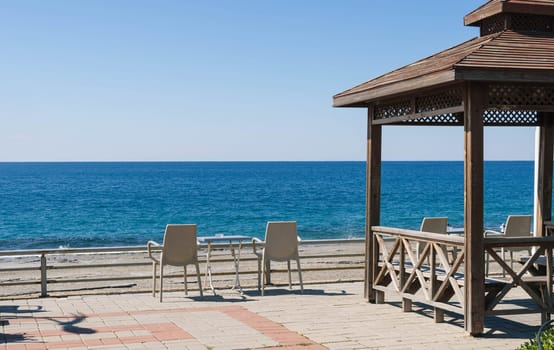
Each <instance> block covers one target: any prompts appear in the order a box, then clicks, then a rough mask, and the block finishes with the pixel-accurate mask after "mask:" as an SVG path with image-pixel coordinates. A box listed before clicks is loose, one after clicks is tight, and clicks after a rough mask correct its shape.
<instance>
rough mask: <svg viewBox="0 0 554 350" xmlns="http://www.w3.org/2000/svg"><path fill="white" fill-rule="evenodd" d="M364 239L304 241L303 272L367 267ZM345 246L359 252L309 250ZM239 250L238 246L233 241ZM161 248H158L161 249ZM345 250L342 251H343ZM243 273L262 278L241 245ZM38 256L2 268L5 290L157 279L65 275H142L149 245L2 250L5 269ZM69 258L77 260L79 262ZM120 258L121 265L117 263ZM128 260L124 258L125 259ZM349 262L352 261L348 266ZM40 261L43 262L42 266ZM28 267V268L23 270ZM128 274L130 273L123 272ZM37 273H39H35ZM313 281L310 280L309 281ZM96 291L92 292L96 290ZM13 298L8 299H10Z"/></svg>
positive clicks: (45, 290) (226, 261) (43, 292)
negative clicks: (106, 272)
mask: <svg viewBox="0 0 554 350" xmlns="http://www.w3.org/2000/svg"><path fill="white" fill-rule="evenodd" d="M363 242H365V240H364V239H363V238H362V239H329V240H304V241H300V246H301V249H303V251H302V252H301V261H302V262H303V266H302V271H303V272H310V271H312V272H323V273H324V272H325V271H340V270H363V269H364V249H363V247H364V244H363ZM345 244H356V245H359V248H357V249H355V251H344V252H340V251H333V249H330V248H328V247H327V248H322V249H308V248H309V247H323V246H329V245H331V246H332V245H335V246H337V247H340V246H341V245H345ZM233 246H234V247H235V248H237V247H238V244H236V243H233ZM214 247H215V248H217V249H221V250H225V249H228V248H229V244H212V249H214ZM206 248H207V244H201V245H200V252H202V251H205V250H206ZM159 249H160V248H157V250H159ZM339 250H340V249H339ZM241 252H242V253H241V254H242V256H241V258H240V263H241V269H240V275H241V276H243V275H253V274H257V269H256V268H255V266H256V264H255V263H253V262H255V261H257V257H256V256H255V255H254V254H253V253H252V244H251V243H243V244H242V245H241ZM87 255H94V256H95V257H94V258H92V259H89V260H90V261H91V263H83V262H82V261H81V260H80V259H78V257H84V256H87ZM125 255H128V256H134V259H128V260H132V261H123V262H121V261H120V260H121V259H116V258H121V257H122V256H125ZM60 256H63V257H65V258H64V262H62V263H60V262H55V261H50V260H52V259H54V258H55V257H60ZM33 257H34V258H38V260H37V261H36V262H33V263H30V262H26V263H24V264H19V263H17V261H16V262H12V264H11V265H12V266H11V267H2V268H0V288H2V287H17V286H27V289H28V287H29V286H33V285H40V294H39V295H40V296H41V297H46V296H48V295H49V286H50V285H52V284H70V285H71V286H74V285H75V284H77V283H92V282H96V283H99V282H100V283H101V282H111V281H140V280H149V279H151V278H152V275H151V269H150V268H145V269H144V274H140V275H129V274H125V273H123V274H119V275H113V274H111V275H102V274H100V275H98V274H96V275H94V276H84V274H81V273H79V274H78V275H77V276H78V277H75V274H73V277H71V276H70V274H69V273H64V271H65V270H78V271H79V272H85V271H98V270H99V269H112V270H113V268H137V269H139V270H138V271H139V272H140V271H142V270H141V267H143V266H144V267H146V266H152V262H151V260H150V259H148V258H147V251H146V245H144V246H124V247H95V248H68V249H31V250H3V251H0V266H2V265H4V266H6V265H7V264H6V260H14V259H24V260H25V259H29V258H33ZM67 257H73V258H74V259H72V258H70V259H68V258H67ZM199 259H200V263H201V264H203V263H204V264H205V256H204V255H203V254H200V255H199ZM67 260H75V261H76V262H67ZM102 260H104V261H105V262H102V263H98V261H102ZM116 260H117V261H116ZM123 260H124V259H123ZM345 260H346V261H347V262H348V264H347V265H345V264H344V263H345ZM308 261H309V262H310V263H308V264H305V262H308ZM232 262H233V259H232V257H231V256H230V255H229V254H224V253H222V254H220V255H218V256H217V257H216V258H215V259H212V261H211V263H212V264H219V265H221V266H223V265H227V266H230V265H231V264H232ZM37 263H38V264H37ZM23 265H25V266H23ZM53 271H59V272H61V275H60V276H58V277H51V276H50V275H51V272H53ZM124 271H125V270H124ZM271 271H272V272H275V273H279V272H284V270H282V269H281V270H280V269H272V270H271ZM35 272H36V275H35V274H34V273H35ZM22 274H27V275H29V274H31V275H32V276H36V277H32V276H31V277H32V278H29V277H28V278H25V279H14V278H13V276H14V275H22ZM233 274H234V271H232V270H230V269H225V268H221V269H220V271H219V272H216V273H214V274H213V275H214V276H229V275H233ZM164 275H165V274H164ZM182 276H183V274H182V273H181V274H173V275H168V276H167V278H177V277H182ZM357 280H363V274H362V273H360V277H359V278H357ZM308 282H309V281H308ZM91 289H93V288H91ZM37 292H38V291H37V290H35V291H34V292H29V293H24V294H36V293H37ZM7 296H9V295H3V297H7Z"/></svg>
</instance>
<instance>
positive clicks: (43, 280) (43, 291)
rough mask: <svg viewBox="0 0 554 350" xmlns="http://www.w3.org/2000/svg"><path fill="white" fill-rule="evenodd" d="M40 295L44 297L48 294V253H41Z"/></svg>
mask: <svg viewBox="0 0 554 350" xmlns="http://www.w3.org/2000/svg"><path fill="white" fill-rule="evenodd" d="M40 296H41V297H42V298H44V297H47V296H48V282H47V276H46V255H45V254H44V253H42V254H41V255H40Z"/></svg>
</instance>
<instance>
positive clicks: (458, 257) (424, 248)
mask: <svg viewBox="0 0 554 350" xmlns="http://www.w3.org/2000/svg"><path fill="white" fill-rule="evenodd" d="M373 234H374V237H375V243H376V247H378V251H379V260H378V261H376V263H375V265H374V266H375V269H374V279H373V281H374V283H373V289H374V290H375V291H377V296H378V299H382V296H383V295H382V293H383V292H385V291H391V290H392V291H394V292H396V293H398V294H400V295H401V296H402V298H403V304H404V309H405V310H406V309H409V308H411V302H412V301H421V302H424V303H426V304H428V305H431V306H433V307H435V317H436V318H437V319H438V320H440V319H442V317H443V316H442V313H443V311H444V310H449V311H453V312H457V313H463V308H464V291H463V279H464V275H463V271H460V270H461V269H462V267H463V262H464V251H463V246H464V239H463V238H462V237H458V236H454V235H444V234H437V233H428V232H420V231H411V230H402V229H395V228H388V227H374V228H373ZM448 253H451V255H452V257H451V258H450V257H449V256H448ZM406 311H407V310H406Z"/></svg>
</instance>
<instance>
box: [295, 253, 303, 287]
mask: <svg viewBox="0 0 554 350" xmlns="http://www.w3.org/2000/svg"><path fill="white" fill-rule="evenodd" d="M296 267H297V268H298V280H299V281H300V292H301V293H304V284H303V283H302V269H301V268H300V258H296Z"/></svg>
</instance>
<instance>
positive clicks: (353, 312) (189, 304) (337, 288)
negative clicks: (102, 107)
mask: <svg viewBox="0 0 554 350" xmlns="http://www.w3.org/2000/svg"><path fill="white" fill-rule="evenodd" d="M305 288H306V289H305V293H304V294H300V293H299V291H298V288H297V287H296V286H294V287H293V290H292V291H290V290H288V289H287V288H279V287H272V288H268V289H266V296H264V297H261V296H260V295H259V294H258V292H257V290H255V289H254V290H252V289H249V290H246V291H245V295H244V297H241V296H240V294H238V293H237V292H234V291H231V290H220V291H218V292H219V293H218V294H219V295H218V296H212V295H211V293H209V292H208V291H206V295H205V297H204V298H200V297H199V296H198V291H194V290H193V291H189V296H188V297H185V295H184V292H183V291H171V292H169V291H168V292H166V293H164V302H163V304H160V303H159V302H158V299H157V298H153V297H152V296H151V294H149V293H138V294H134V293H128V294H111V295H110V294H102V295H80V296H69V297H58V298H31V299H14V300H2V301H0V321H1V325H2V328H1V334H0V346H1V349H215V350H219V349H280V350H284V349H302V350H316V349H426V350H430V349H460V350H461V349H515V348H516V347H518V346H519V345H520V344H521V343H522V342H524V341H525V340H527V339H529V338H530V337H532V336H533V334H534V332H535V331H536V330H537V325H538V323H539V320H540V315H525V316H518V317H515V316H511V318H510V319H502V318H493V319H488V320H487V322H488V326H489V327H491V326H492V328H486V330H485V334H484V335H483V336H482V337H480V338H472V337H470V336H468V335H465V333H464V331H463V321H462V320H461V319H460V318H457V317H453V316H455V315H450V314H448V313H447V315H446V317H445V323H442V324H436V323H434V321H433V318H432V313H431V310H430V309H427V308H425V307H424V306H423V305H419V304H415V305H414V312H411V313H404V312H402V311H401V308H400V300H395V299H390V300H389V299H387V301H386V303H385V304H380V305H374V304H368V303H366V302H365V301H364V299H363V297H362V295H363V284H362V283H361V282H355V283H331V284H314V285H309V284H308V285H306V286H305ZM510 294H513V295H512V296H511V300H512V301H513V302H516V303H518V302H522V301H520V299H519V298H520V297H521V298H524V295H523V293H521V294H519V293H518V292H517V290H516V291H514V292H511V293H510ZM521 300H523V299H521Z"/></svg>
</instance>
